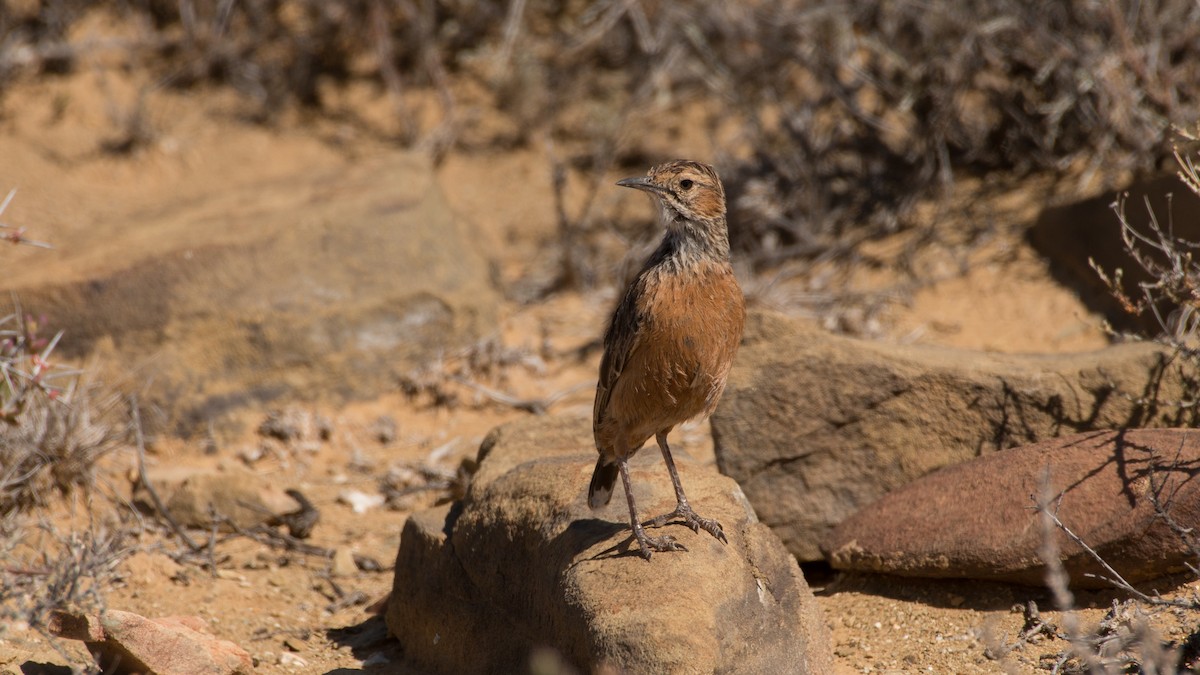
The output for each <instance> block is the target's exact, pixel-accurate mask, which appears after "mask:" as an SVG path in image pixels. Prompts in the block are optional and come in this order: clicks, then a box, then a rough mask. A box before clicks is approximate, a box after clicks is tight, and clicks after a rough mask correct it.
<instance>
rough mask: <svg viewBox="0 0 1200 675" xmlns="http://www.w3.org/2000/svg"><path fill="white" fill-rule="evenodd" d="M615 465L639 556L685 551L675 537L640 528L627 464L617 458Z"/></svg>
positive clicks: (647, 557)
mask: <svg viewBox="0 0 1200 675" xmlns="http://www.w3.org/2000/svg"><path fill="white" fill-rule="evenodd" d="M617 467H618V468H619V469H620V470H621V483H622V484H624V485H625V498H626V499H628V500H629V523H630V525H632V526H633V536H634V537H636V538H637V542H638V547H639V548H641V556H642V557H643V558H645V559H646V560H649V559H650V554H651V553H652V552H654V551H686V550H687V549H686V548H684V547H683V544H680V543H679V542H677V541H675V537H672V536H671V535H669V534H665V535H663V536H661V537H650V536H647V535H646V530H644V529H642V522H641V521H640V520H638V514H637V506H635V505H634V503H633V486H632V485H630V483H629V464H628V462H627V461H626V460H624V459H618V460H617Z"/></svg>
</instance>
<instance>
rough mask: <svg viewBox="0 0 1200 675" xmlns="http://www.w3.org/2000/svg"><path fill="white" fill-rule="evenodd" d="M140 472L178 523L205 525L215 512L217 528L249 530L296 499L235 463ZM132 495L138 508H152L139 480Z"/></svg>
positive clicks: (291, 505) (289, 508) (288, 507)
mask: <svg viewBox="0 0 1200 675" xmlns="http://www.w3.org/2000/svg"><path fill="white" fill-rule="evenodd" d="M146 477H147V479H148V480H149V481H150V484H151V485H152V486H153V487H154V491H155V492H156V493H157V494H158V497H159V499H161V500H162V502H163V505H164V506H165V507H166V508H167V510H168V511H170V512H171V517H173V518H174V519H175V522H177V523H179V524H180V525H182V526H184V527H198V528H205V529H207V528H209V527H211V526H212V525H213V514H214V513H215V514H216V515H217V516H219V518H218V521H217V524H218V525H219V526H221V527H222V529H225V530H228V529H229V527H228V526H229V525H230V524H232V525H234V526H236V527H239V528H241V529H250V528H253V527H254V526H256V525H261V524H265V523H266V522H267V521H269V520H271V518H272V516H273V515H275V514H281V513H287V512H289V511H293V510H295V509H296V502H295V501H293V500H292V499H291V498H290V497H288V496H287V495H286V494H285V493H284V492H283V491H282V490H281V489H280V487H279V486H277V485H275V484H272V483H271V481H270V480H268V479H267V478H264V477H263V476H260V475H259V474H257V473H254V472H253V471H250V470H248V469H243V468H241V467H238V466H237V465H221V466H218V467H216V468H202V469H198V468H194V467H182V466H176V467H164V468H160V469H153V470H150V471H148V472H147V475H146ZM133 499H134V500H135V501H136V502H138V503H139V504H140V505H141V507H142V508H143V509H144V510H147V511H153V509H154V506H153V501H152V498H151V497H150V495H149V493H148V492H146V490H145V487H144V486H143V485H141V484H138V483H135V485H134V490H133Z"/></svg>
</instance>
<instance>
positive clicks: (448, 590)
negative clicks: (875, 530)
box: [387, 417, 832, 673]
mask: <svg viewBox="0 0 1200 675" xmlns="http://www.w3.org/2000/svg"><path fill="white" fill-rule="evenodd" d="M592 448H593V443H592V436H591V427H590V424H589V421H588V420H586V419H582V418H577V417H537V418H528V419H526V420H522V421H519V422H516V423H513V424H509V425H505V426H502V427H500V428H498V429H496V430H494V431H493V432H492V433H491V434H489V436H488V437H487V439H485V440H484V442H483V445H482V446H481V448H480V453H479V459H480V465H479V470H478V472H477V473H476V474H475V476H474V478H473V480H472V482H471V485H470V487H469V488H468V491H467V495H466V497H465V498H464V499H463V500H462V501H461V502H455V503H454V504H447V505H444V506H441V507H438V508H434V509H431V510H426V511H421V512H418V513H416V514H413V515H412V516H411V517H410V518H409V520H408V522H407V524H406V525H405V527H404V531H403V534H402V536H401V543H400V550H399V553H398V555H397V558H396V576H395V583H394V587H393V590H392V596H391V597H392V600H391V602H390V604H389V606H388V612H387V624H388V629H389V631H390V632H391V633H392V634H393V635H395V636H396V637H397V638H399V640H400V643H401V645H402V646H403V649H404V654H405V657H406V658H407V659H408V660H409V661H410V662H411V663H412V665H414V666H415V667H417V668H420V669H423V670H428V671H431V672H435V673H479V672H522V671H525V670H527V669H528V667H529V659H530V657H531V654H532V653H533V651H534V650H535V648H551V649H553V650H555V651H557V652H558V653H559V654H561V655H562V657H563V659H565V661H566V662H567V663H570V664H572V665H573V667H575V668H578V669H579V670H581V671H582V672H591V671H593V670H594V668H596V667H604V666H607V667H612V668H615V669H617V670H620V671H623V672H645V673H651V672H675V673H691V672H695V673H700V672H706V673H707V672H731V673H739V672H744V673H759V672H772V673H785V672H787V673H828V672H832V653H831V643H830V636H829V633H828V630H827V628H826V627H825V624H824V622H823V621H822V618H821V614H820V610H819V608H818V606H817V604H816V602H815V601H814V599H813V597H812V594H811V592H810V591H809V589H808V586H807V585H806V584H805V582H804V578H803V576H802V575H801V573H800V569H799V566H798V565H797V564H796V562H795V560H794V559H793V558H792V556H790V555H789V554H788V553H787V551H786V550H785V549H784V548H783V546H782V544H781V543H780V542H779V540H778V539H777V538H776V537H775V536H774V535H773V534H772V533H771V531H770V530H769V529H768V528H767V527H765V526H764V525H762V524H761V523H759V522H758V521H757V519H756V518H755V517H754V513H753V510H752V509H751V508H750V507H749V505H748V504H747V503H746V501H745V498H744V497H743V495H742V493H741V491H740V490H739V489H738V487H737V485H736V484H735V483H734V482H733V481H731V480H729V479H728V478H726V477H724V476H720V475H718V474H716V473H715V472H713V471H711V470H707V469H705V468H703V467H701V466H700V465H698V464H697V463H696V462H694V461H693V460H691V459H690V458H689V457H687V456H686V454H685V453H682V452H679V453H677V458H676V461H677V463H678V465H679V468H680V473H681V475H682V479H683V483H684V487H685V488H686V489H687V491H688V496H689V498H690V500H691V502H692V504H693V506H695V508H696V509H697V510H698V511H699V512H700V513H701V514H703V515H706V516H709V517H715V518H717V519H719V520H720V521H721V522H722V523H723V524H724V526H725V532H726V534H727V536H728V538H729V543H728V544H727V545H723V544H721V543H720V542H718V541H716V540H715V539H713V538H712V537H710V536H709V535H708V534H707V533H704V532H701V533H699V534H697V533H694V532H692V531H691V530H689V529H687V528H686V527H685V526H683V525H668V526H666V528H665V529H666V530H667V531H668V532H670V534H672V535H674V536H676V537H678V538H679V540H680V541H681V543H683V544H684V545H685V546H687V547H688V548H689V549H690V550H689V551H687V552H678V553H657V554H655V555H654V557H653V558H652V559H651V560H650V561H645V560H642V559H641V558H640V557H638V555H637V554H636V545H634V546H633V547H632V548H631V543H632V541H633V539H632V534H631V533H630V531H629V526H628V515H627V511H626V507H625V502H624V499H622V498H621V495H617V496H616V498H615V499H613V501H612V503H611V504H610V505H609V506H608V507H606V508H604V509H602V510H599V511H596V512H593V511H591V510H590V509H589V508H588V506H587V503H586V492H587V483H588V480H589V478H590V475H591V471H592V467H593V465H594V464H595V457H596V455H595V451H594V450H593V449H592ZM631 468H632V477H633V482H634V489H635V494H636V496H637V498H638V502H639V506H640V507H641V508H642V509H643V512H644V513H645V514H646V516H647V517H649V516H651V515H655V514H657V513H662V512H665V511H669V510H670V509H672V508H674V505H675V497H674V492H673V491H672V489H671V483H670V479H669V478H668V474H667V472H666V469H665V467H664V466H663V463H662V460H661V458H660V457H659V454H658V452H657V451H656V450H655V448H653V447H650V448H648V449H647V450H645V451H643V452H642V453H640V454H639V455H638V456H637V458H636V459H635V460H634V461H633V466H632V467H631Z"/></svg>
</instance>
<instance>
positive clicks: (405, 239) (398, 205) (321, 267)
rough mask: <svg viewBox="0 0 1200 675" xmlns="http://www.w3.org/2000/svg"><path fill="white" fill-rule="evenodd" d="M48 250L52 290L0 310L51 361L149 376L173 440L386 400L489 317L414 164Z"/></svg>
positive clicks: (164, 211)
mask: <svg viewBox="0 0 1200 675" xmlns="http://www.w3.org/2000/svg"><path fill="white" fill-rule="evenodd" d="M60 248H61V249H62V250H61V251H55V252H52V253H47V254H46V256H45V258H46V259H45V264H47V265H56V266H58V267H60V268H62V270H63V271H62V272H61V273H57V274H54V275H52V276H51V275H48V274H40V275H37V274H30V273H26V274H24V275H16V276H15V280H14V278H9V279H8V283H7V284H4V285H2V286H0V291H2V292H0V297H3V298H4V299H7V298H9V297H10V293H9V292H10V291H15V292H17V294H18V296H19V297H20V300H21V303H22V305H23V306H24V308H25V309H26V310H27V311H29V312H30V313H31V314H33V315H45V316H46V317H47V319H48V322H49V325H50V326H51V327H53V328H54V329H62V330H64V331H65V332H66V335H67V337H66V338H65V339H64V340H63V341H62V344H61V346H60V352H59V353H60V354H68V355H79V356H83V355H86V354H92V353H98V354H99V355H101V356H103V357H105V358H103V359H102V361H101V364H100V365H103V364H104V363H108V364H111V366H112V367H113V368H114V369H115V370H116V371H117V373H116V374H117V375H118V376H119V377H120V378H121V379H127V378H129V377H130V374H131V373H141V372H143V371H145V372H152V373H153V378H152V381H151V389H150V394H151V395H152V398H153V401H152V402H153V403H154V404H155V405H157V406H158V407H160V408H162V409H164V410H165V412H166V413H167V415H166V417H167V418H168V419H172V420H175V421H176V422H177V424H179V425H180V429H179V431H184V432H186V431H192V430H195V429H197V428H199V427H201V426H202V425H203V424H205V423H207V422H208V421H209V420H211V419H212V418H214V417H220V415H221V414H222V413H223V412H224V411H226V410H229V409H231V408H237V407H239V406H243V405H247V404H251V403H255V402H262V401H267V400H272V399H285V398H304V399H314V398H319V397H329V398H339V397H354V396H372V395H376V394H377V393H378V392H379V391H380V390H382V389H386V388H394V387H395V382H396V377H397V375H398V374H402V373H405V372H407V371H408V370H410V369H412V368H413V367H414V366H415V365H416V364H419V363H421V362H422V361H423V360H424V359H426V358H428V357H429V356H431V355H433V354H435V353H437V352H438V351H439V350H444V349H446V348H447V347H448V346H453V345H455V344H459V345H461V344H465V343H467V342H468V341H470V340H472V339H473V338H474V336H477V335H479V334H481V333H482V331H483V330H485V329H486V327H487V326H489V325H490V324H491V322H492V320H493V318H494V312H495V307H496V304H497V300H498V296H497V294H496V292H495V291H494V289H493V288H492V287H491V284H490V281H489V269H488V264H487V261H486V259H485V258H484V256H483V255H482V253H481V251H480V250H479V248H478V237H477V236H476V235H474V234H473V233H472V232H471V231H470V228H469V227H467V226H466V225H465V224H464V223H462V222H460V221H459V220H458V219H456V218H455V216H454V215H453V213H452V212H451V210H450V208H449V206H448V205H447V203H446V201H445V199H444V198H443V196H442V194H441V193H440V191H439V190H438V189H437V185H436V182H435V180H434V175H433V171H432V169H431V167H430V166H429V164H428V162H427V160H425V159H423V158H421V157H420V156H419V155H417V154H400V155H390V156H388V157H384V158H377V159H375V160H372V161H364V162H361V163H360V164H358V165H356V166H355V167H354V168H352V169H350V170H348V171H337V172H335V171H331V170H330V169H323V168H320V167H317V168H312V167H308V168H304V169H302V170H298V171H297V172H296V174H295V175H294V176H291V177H289V178H287V179H286V180H278V179H277V180H272V181H264V182H261V183H258V184H249V185H239V186H231V187H230V188H229V189H228V190H225V191H222V192H219V193H215V194H212V195H210V196H209V197H207V198H205V199H203V200H199V201H192V202H185V203H175V202H174V201H170V200H168V201H167V202H166V203H164V204H163V206H162V208H159V209H154V210H150V211H146V212H142V213H137V214H133V215H131V216H129V217H127V218H126V222H125V224H124V227H123V228H122V229H121V230H120V235H119V236H116V237H114V238H113V240H112V241H106V242H104V243H102V244H97V245H94V246H92V247H89V248H86V249H85V250H80V249H78V248H76V249H72V248H71V247H70V246H68V245H64V246H62V247H60ZM27 272H29V270H27ZM46 278H53V279H54V282H53V283H52V284H50V285H47V284H46V283H45V279H46ZM2 313H3V310H0V314H2ZM146 377H149V376H146ZM132 384H133V385H134V386H135V387H140V386H141V385H142V382H141V381H136V382H133V383H132Z"/></svg>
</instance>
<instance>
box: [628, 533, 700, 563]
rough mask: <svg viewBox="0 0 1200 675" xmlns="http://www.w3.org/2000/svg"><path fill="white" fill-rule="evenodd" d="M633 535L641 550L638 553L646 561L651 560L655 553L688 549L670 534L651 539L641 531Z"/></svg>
mask: <svg viewBox="0 0 1200 675" xmlns="http://www.w3.org/2000/svg"><path fill="white" fill-rule="evenodd" d="M633 534H634V537H636V538H637V543H638V547H639V548H640V549H641V550H640V551H638V555H640V556H642V557H643V558H645V559H646V560H649V559H650V555H651V554H652V553H654V552H664V551H687V548H686V547H684V545H683V544H681V543H679V542H678V541H676V540H675V537H672V536H671V535H669V534H664V535H663V536H661V537H650V536H647V535H646V533H645V532H642V531H640V530H635V531H634V533H633Z"/></svg>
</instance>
